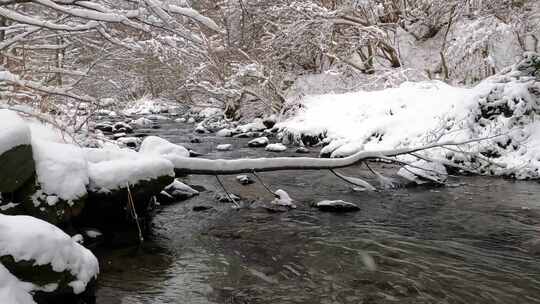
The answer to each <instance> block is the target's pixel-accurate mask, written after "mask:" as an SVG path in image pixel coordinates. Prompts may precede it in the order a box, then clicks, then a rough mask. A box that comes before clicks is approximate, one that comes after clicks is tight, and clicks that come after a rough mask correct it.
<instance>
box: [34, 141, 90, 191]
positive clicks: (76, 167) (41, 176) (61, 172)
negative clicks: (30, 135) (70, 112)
mask: <svg viewBox="0 0 540 304" xmlns="http://www.w3.org/2000/svg"><path fill="white" fill-rule="evenodd" d="M32 148H33V154H34V161H35V164H36V174H37V180H38V182H39V183H40V185H41V188H42V189H43V192H45V193H47V194H54V195H57V196H58V197H59V198H61V199H63V200H66V201H70V200H75V199H78V198H81V197H83V196H84V195H86V185H88V181H89V180H88V165H87V161H86V158H85V155H84V152H83V150H82V149H81V148H79V147H77V146H75V145H71V144H61V143H55V142H50V141H43V140H39V139H36V138H34V139H33V140H32Z"/></svg>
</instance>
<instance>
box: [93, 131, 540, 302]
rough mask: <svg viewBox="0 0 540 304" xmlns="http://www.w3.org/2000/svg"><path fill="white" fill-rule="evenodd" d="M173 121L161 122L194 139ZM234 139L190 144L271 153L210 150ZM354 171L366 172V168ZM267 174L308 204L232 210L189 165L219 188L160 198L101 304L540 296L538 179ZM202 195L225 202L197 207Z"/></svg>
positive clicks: (109, 268) (108, 262)
mask: <svg viewBox="0 0 540 304" xmlns="http://www.w3.org/2000/svg"><path fill="white" fill-rule="evenodd" d="M172 127H173V126H169V127H164V128H163V129H161V130H159V132H161V133H160V134H162V135H164V136H165V137H168V138H169V139H171V140H173V141H175V142H179V143H181V142H186V141H188V140H187V139H188V138H189V135H188V134H186V133H185V132H184V131H178V130H175V129H172ZM149 132H150V131H149ZM182 132H184V133H182ZM226 141H228V142H232V143H233V144H234V145H235V146H237V147H239V148H240V147H243V146H244V145H245V140H239V139H235V140H231V139H221V138H214V137H211V136H209V137H208V138H207V139H206V140H203V142H204V143H203V144H192V145H191V146H192V148H194V149H196V150H198V151H201V152H204V153H210V154H209V155H208V157H218V156H220V157H239V156H247V157H255V156H266V155H269V154H268V153H267V152H264V151H261V150H254V149H246V148H240V149H237V150H235V151H231V152H225V153H222V154H219V155H218V154H216V153H214V152H211V151H212V147H214V146H215V144H216V143H224V142H226ZM379 169H380V170H382V171H385V170H386V171H388V170H390V168H384V167H381V168H379ZM344 171H345V172H347V173H349V174H356V175H367V173H366V172H365V171H363V170H362V169H361V168H358V167H356V168H349V169H346V170H344ZM261 176H262V177H263V179H264V180H265V181H266V182H267V183H268V184H269V185H271V187H273V188H275V189H277V188H283V189H285V190H287V191H288V192H289V194H290V195H291V196H292V197H293V198H294V199H296V200H297V205H298V206H299V208H298V209H297V210H294V211H292V212H288V213H268V212H267V211H264V210H261V209H242V210H240V211H235V210H231V208H230V206H229V205H227V204H223V203H217V202H216V201H215V200H214V199H213V196H214V193H215V192H219V189H218V188H217V185H216V182H215V179H214V178H212V177H205V176H194V177H190V178H189V179H188V182H190V183H193V184H199V185H202V184H204V185H206V186H207V188H208V190H209V191H206V192H204V193H202V194H201V195H200V196H199V197H196V198H194V199H191V200H189V201H186V202H183V203H179V204H176V205H172V206H168V207H165V208H163V209H162V210H160V212H159V213H158V214H157V215H156V218H155V220H154V226H155V229H154V235H153V237H152V238H151V239H150V240H147V241H146V242H145V244H144V245H143V246H142V247H140V248H128V249H119V250H112V251H111V250H109V251H104V252H102V253H100V259H101V271H102V273H101V276H100V287H99V290H98V303H99V304H113V303H114V304H120V303H122V304H123V303H136V304H137V303H538V302H540V241H539V240H540V233H539V227H540V193H539V192H538V191H537V190H536V189H537V188H538V184H537V183H534V182H512V181H506V180H502V179H491V178H482V177H461V178H457V179H455V180H454V181H453V182H454V183H455V185H454V186H451V187H446V188H439V189H435V190H429V189H420V188H418V189H409V190H403V189H402V190H397V191H388V192H382V193H359V192H352V191H351V190H350V189H349V187H348V186H347V185H344V184H342V183H341V182H340V181H339V180H336V179H335V177H333V176H332V175H331V174H328V173H327V172H324V171H310V172H281V173H265V174H261ZM224 182H225V185H226V187H228V188H229V189H230V190H231V191H232V192H234V193H238V194H240V195H242V196H243V197H247V198H248V199H249V200H259V201H261V200H270V199H271V197H270V195H269V194H268V193H266V192H265V191H264V189H263V188H262V187H261V186H260V185H258V184H254V185H250V186H241V185H239V184H237V183H236V181H235V180H234V177H226V178H224ZM322 199H344V200H347V201H351V202H355V203H357V204H358V205H359V206H360V207H361V211H360V212H357V213H354V214H340V215H336V214H330V213H320V212H318V211H317V210H315V209H313V208H311V207H310V204H311V203H312V202H313V201H318V200H322ZM196 205H209V206H213V207H214V209H212V210H209V211H205V212H194V211H192V207H193V206H196Z"/></svg>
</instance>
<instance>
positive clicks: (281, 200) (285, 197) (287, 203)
mask: <svg viewBox="0 0 540 304" xmlns="http://www.w3.org/2000/svg"><path fill="white" fill-rule="evenodd" d="M274 194H275V195H276V196H277V197H276V198H275V199H274V200H272V202H271V204H273V205H277V206H283V207H287V208H292V209H294V208H296V205H295V204H294V203H293V200H292V198H291V197H290V196H289V194H288V193H287V192H285V191H284V190H281V189H278V190H276V192H274Z"/></svg>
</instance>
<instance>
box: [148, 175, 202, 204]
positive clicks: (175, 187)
mask: <svg viewBox="0 0 540 304" xmlns="http://www.w3.org/2000/svg"><path fill="white" fill-rule="evenodd" d="M195 195H199V191H197V190H195V189H193V188H191V187H190V186H188V185H186V184H184V183H183V182H181V181H179V180H178V179H175V180H174V182H173V183H172V184H170V185H168V186H167V187H165V189H163V191H162V192H161V193H160V195H159V196H158V201H159V202H160V203H162V204H170V203H173V202H180V201H183V200H186V199H188V198H191V197H193V196H195Z"/></svg>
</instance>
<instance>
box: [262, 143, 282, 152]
mask: <svg viewBox="0 0 540 304" xmlns="http://www.w3.org/2000/svg"><path fill="white" fill-rule="evenodd" d="M264 149H265V150H266V151H270V152H283V151H285V150H287V147H285V146H284V145H283V144H280V143H275V144H269V145H267V146H266V148H264Z"/></svg>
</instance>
